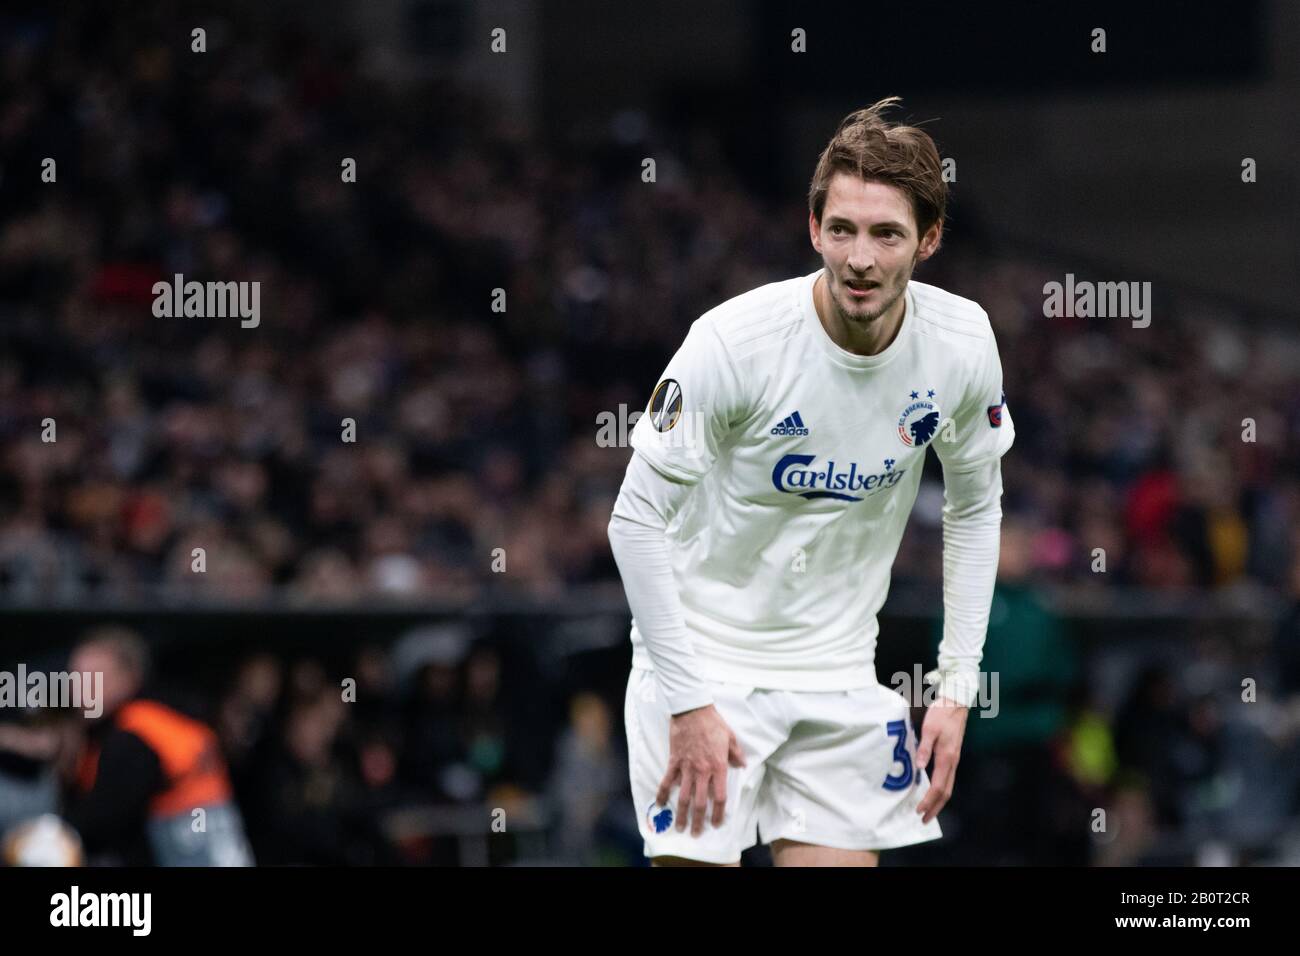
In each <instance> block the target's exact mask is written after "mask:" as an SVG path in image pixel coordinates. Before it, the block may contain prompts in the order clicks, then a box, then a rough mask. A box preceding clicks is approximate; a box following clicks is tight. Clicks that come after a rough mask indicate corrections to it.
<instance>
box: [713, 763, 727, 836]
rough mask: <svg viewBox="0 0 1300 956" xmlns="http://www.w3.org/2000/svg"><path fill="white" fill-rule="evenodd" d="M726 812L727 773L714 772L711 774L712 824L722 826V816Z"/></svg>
mask: <svg viewBox="0 0 1300 956" xmlns="http://www.w3.org/2000/svg"><path fill="white" fill-rule="evenodd" d="M726 813H727V775H726V773H715V774H714V775H713V825H714V826H715V827H720V826H722V820H723V817H725V816H726Z"/></svg>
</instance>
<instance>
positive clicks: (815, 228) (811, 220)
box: [808, 209, 822, 254]
mask: <svg viewBox="0 0 1300 956" xmlns="http://www.w3.org/2000/svg"><path fill="white" fill-rule="evenodd" d="M808 237H809V238H810V239H812V246H813V248H814V249H816V250H817V252H818V254H820V253H821V251H822V230H821V225H820V224H819V223H818V222H817V214H816V213H815V212H813V211H812V210H811V209H810V210H808Z"/></svg>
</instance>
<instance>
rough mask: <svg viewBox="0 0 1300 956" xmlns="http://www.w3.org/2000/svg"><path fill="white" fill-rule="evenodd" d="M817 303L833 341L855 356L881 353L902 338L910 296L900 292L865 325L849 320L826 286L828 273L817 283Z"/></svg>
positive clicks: (815, 300) (818, 278) (822, 319)
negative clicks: (886, 308) (878, 315)
mask: <svg viewBox="0 0 1300 956" xmlns="http://www.w3.org/2000/svg"><path fill="white" fill-rule="evenodd" d="M813 305H814V306H815V307H816V309H817V320H818V321H819V322H821V324H822V328H823V329H825V330H826V334H827V335H829V336H830V339H831V341H832V342H834V343H835V344H836V345H838V346H839V347H840V348H842V349H844V351H846V352H852V353H853V354H854V355H879V354H880V353H881V352H883V351H884V350H885V349H887V348H889V346H890V345H892V344H893V342H894V339H896V338H897V337H898V330H899V329H900V328H902V326H903V311H904V309H906V307H907V296H906V295H900V296H899V297H898V301H897V302H895V303H894V304H893V305H891V306H890V307H889V311H888V312H886V313H885V314H884V315H882V316H880V318H878V319H876V320H875V321H874V322H870V323H865V324H861V325H860V324H858V323H853V322H847V321H845V320H844V318H843V317H842V316H841V315H840V310H839V309H837V308H835V303H834V302H832V301H831V294H830V290H829V289H828V288H827V287H826V274H825V273H822V274H821V275H819V276H818V277H817V281H816V283H815V284H814V285H813Z"/></svg>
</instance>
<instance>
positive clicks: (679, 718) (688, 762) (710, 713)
mask: <svg viewBox="0 0 1300 956" xmlns="http://www.w3.org/2000/svg"><path fill="white" fill-rule="evenodd" d="M670 725H671V726H670V729H669V732H668V772H667V773H665V774H664V779H663V780H662V781H661V782H660V784H659V792H658V793H657V794H656V795H655V800H656V802H657V803H658V804H659V805H660V806H665V805H666V804H667V802H668V793H669V791H671V790H672V788H673V784H675V783H676V782H677V780H678V778H680V779H681V785H682V787H681V791H680V792H679V793H678V796H677V812H676V817H677V829H678V830H684V829H686V818H687V816H688V815H690V816H691V836H699V835H700V834H701V833H702V832H704V818H705V816H706V814H707V813H708V808H709V799H710V797H712V799H713V825H714V826H715V827H718V826H721V825H722V820H723V817H724V815H725V813H726V809H727V767H728V765H730V766H732V767H743V766H745V753H744V751H743V750H741V749H740V744H739V742H737V740H736V735H735V734H733V733H732V732H731V728H730V727H728V726H727V722H726V721H725V720H723V719H722V715H721V714H719V713H718V711H717V708H715V707H714V706H713V705H712V704H709V705H708V706H706V707H697V708H695V710H688V711H686V712H685V713H681V714H676V715H674V716H673V718H672V720H671V722H670ZM692 807H694V811H695V812H694V814H690V810H691V808H692Z"/></svg>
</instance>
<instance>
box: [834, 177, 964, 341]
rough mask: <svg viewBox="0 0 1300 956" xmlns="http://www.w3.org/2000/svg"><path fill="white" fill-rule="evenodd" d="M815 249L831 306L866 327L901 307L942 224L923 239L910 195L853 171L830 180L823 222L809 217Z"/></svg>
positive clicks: (935, 246) (846, 318)
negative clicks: (915, 274) (898, 306)
mask: <svg viewBox="0 0 1300 956" xmlns="http://www.w3.org/2000/svg"><path fill="white" fill-rule="evenodd" d="M808 228H809V231H810V233H811V235H812V244H813V248H814V249H816V250H817V251H818V252H819V253H820V254H821V257H822V262H823V263H825V266H826V285H827V289H828V291H829V292H830V299H831V302H832V303H833V304H834V307H835V309H836V311H838V312H839V313H840V317H841V318H842V319H843V320H844V321H845V322H848V323H852V324H855V325H867V324H870V323H871V322H874V321H875V320H876V319H878V318H880V316H882V315H884V314H885V313H886V312H888V311H889V310H890V309H891V308H893V307H894V306H895V304H896V303H898V301H899V299H900V297H901V296H902V294H903V291H904V290H905V289H906V288H907V283H908V280H909V279H911V277H912V270H913V269H914V268H915V267H916V264H917V262H919V261H921V260H923V259H928V258H929V257H930V256H931V255H933V254H934V251H935V249H937V248H938V246H939V232H940V227H939V225H938V224H935V225H934V226H932V227H931V228H930V230H929V232H927V233H926V235H925V236H924V237H918V236H917V232H916V220H915V218H914V217H913V215H912V205H911V203H910V202H908V199H907V195H906V194H905V193H904V192H903V191H902V190H901V189H899V188H898V187H897V186H890V185H887V184H885V183H876V182H866V181H864V180H862V179H860V178H858V177H857V176H854V175H852V174H850V173H844V172H840V173H836V174H835V176H834V177H833V178H832V179H831V185H830V190H829V191H828V192H827V194H826V205H825V206H824V207H823V209H822V218H821V222H820V223H819V222H818V221H817V220H816V219H815V218H814V217H813V216H812V215H811V213H810V214H809V217H808Z"/></svg>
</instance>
